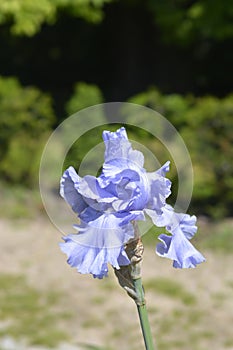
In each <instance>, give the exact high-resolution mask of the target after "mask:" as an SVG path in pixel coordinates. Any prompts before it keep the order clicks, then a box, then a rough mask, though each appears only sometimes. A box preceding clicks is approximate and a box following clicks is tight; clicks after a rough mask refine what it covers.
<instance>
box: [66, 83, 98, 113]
mask: <svg viewBox="0 0 233 350" xmlns="http://www.w3.org/2000/svg"><path fill="white" fill-rule="evenodd" d="M103 102H104V98H103V95H102V92H101V90H100V89H99V88H98V86H96V85H93V84H87V83H84V82H79V83H76V84H75V86H74V93H73V95H72V96H71V98H70V99H69V101H68V102H67V104H66V111H67V113H68V114H73V113H76V112H78V111H80V110H81V109H84V108H87V107H89V106H94V105H97V104H99V103H103Z"/></svg>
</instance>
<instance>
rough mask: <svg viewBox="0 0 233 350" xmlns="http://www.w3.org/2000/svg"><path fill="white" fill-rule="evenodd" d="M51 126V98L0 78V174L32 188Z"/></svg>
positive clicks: (13, 181) (14, 79) (11, 80)
mask: <svg viewBox="0 0 233 350" xmlns="http://www.w3.org/2000/svg"><path fill="white" fill-rule="evenodd" d="M53 122H54V114H53V109H52V101H51V98H50V97H49V96H48V95H46V94H44V93H41V92H40V91H39V90H38V89H36V88H34V87H26V88H24V87H22V86H21V85H20V83H19V82H18V80H17V79H16V78H3V77H0V157H1V163H0V171H1V175H2V178H3V179H5V180H8V181H10V182H12V183H21V184H22V185H33V184H34V183H35V181H36V178H37V174H38V163H39V159H40V152H41V148H42V146H43V145H44V142H45V135H46V133H47V132H48V131H49V130H51V127H52V124H53Z"/></svg>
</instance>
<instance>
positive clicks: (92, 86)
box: [0, 0, 233, 350]
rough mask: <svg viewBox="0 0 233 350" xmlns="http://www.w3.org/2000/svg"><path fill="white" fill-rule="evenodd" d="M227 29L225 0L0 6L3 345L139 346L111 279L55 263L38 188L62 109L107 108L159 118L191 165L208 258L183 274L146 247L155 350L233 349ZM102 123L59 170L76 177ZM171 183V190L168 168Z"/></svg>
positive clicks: (17, 0) (231, 5) (54, 236)
mask: <svg viewBox="0 0 233 350" xmlns="http://www.w3.org/2000/svg"><path fill="white" fill-rule="evenodd" d="M232 23H233V1H232V0H230V1H227V0H216V1H210V0H200V1H190V0H176V1H167V0H164V1H158V0H146V1H139V0H134V1H133V0H124V1H123V0H41V1H34V0H0V156H1V158H0V174H1V175H0V176H1V178H0V193H1V201H0V237H1V254H0V256H1V258H0V261H1V264H0V349H9V350H14V349H26V348H27V349H34V348H35V349H37V348H38V346H41V347H42V346H43V347H49V346H50V347H53V346H55V347H56V348H57V349H58V348H59V346H63V347H64V349H67V350H69V349H71V344H75V348H76V349H77V348H78V346H79V347H80V348H85V349H111V350H114V349H118V347H119V346H120V347H121V348H122V349H123V350H124V349H129V348H130V349H132V350H137V349H141V348H142V343H141V337H140V332H139V329H138V328H137V327H138V324H137V319H136V317H137V316H136V315H134V305H131V304H130V301H128V299H127V296H126V295H124V294H123V292H122V291H121V290H118V287H117V286H116V287H114V286H115V280H114V276H112V275H111V274H110V277H109V279H107V280H106V281H94V280H92V278H91V277H90V276H80V275H77V273H76V272H75V271H72V269H70V268H69V267H67V266H66V264H65V257H64V256H63V255H62V254H61V253H60V252H59V248H58V247H57V243H58V241H59V240H60V233H59V232H58V231H57V230H56V229H55V228H54V227H53V226H52V224H50V222H49V221H48V218H47V216H46V213H45V211H44V208H43V204H42V202H41V199H40V194H39V189H38V172H39V164H40V159H41V154H42V151H43V147H44V146H45V143H46V140H47V139H48V137H49V135H50V134H51V132H52V131H53V130H54V129H55V128H56V127H57V126H58V125H59V124H60V123H61V122H62V121H63V120H65V119H66V118H67V117H68V116H70V115H71V114H72V113H75V112H77V111H79V110H81V109H83V108H86V107H88V106H92V105H95V104H99V103H104V102H111V101H114V102H116V101H121V102H124V101H125V102H133V103H137V104H140V105H144V106H147V107H150V108H152V109H154V110H156V111H158V112H159V113H161V114H162V115H163V116H164V117H166V118H167V119H168V120H169V121H170V122H171V123H172V124H173V125H174V126H175V127H176V128H177V130H178V132H179V133H180V135H181V136H182V137H183V139H184V141H185V143H186V145H187V148H188V150H189V152H190V156H191V159H192V162H193V169H194V190H193V198H192V203H191V205H190V213H195V214H196V215H197V216H198V218H199V234H198V235H197V237H196V238H195V240H196V241H195V244H196V246H197V247H198V249H200V250H202V251H203V252H204V253H205V255H206V256H207V258H208V259H207V263H206V264H205V265H203V266H200V267H199V268H198V270H197V271H196V270H195V272H193V271H192V272H190V271H188V272H187V273H186V272H184V273H183V274H180V273H177V272H175V273H174V272H173V270H172V268H171V267H170V262H168V263H167V262H164V261H161V259H158V258H155V257H154V255H153V254H154V252H152V250H151V252H150V251H149V252H148V256H149V257H150V259H151V260H153V266H154V268H153V269H152V266H151V260H150V259H149V258H147V259H146V258H145V266H146V267H145V287H146V288H147V289H148V299H150V302H151V304H152V305H151V310H150V312H151V315H152V316H151V317H152V327H153V329H155V333H156V338H157V337H158V338H159V339H158V345H159V349H161V350H162V349H187V348H189V349H195V350H206V349H210V348H211V349H212V350H214V349H216V350H219V349H233V338H232V334H231V332H230V329H231V327H230V326H231V325H232V322H233V314H232V309H233V308H232V307H230V305H231V306H232V292H233V291H232V288H233V276H232V273H231V271H230V267H231V266H232V263H233V260H232V251H233V234H232V229H233V219H232V217H233V146H232V144H233V93H232V80H233V74H232V60H233V40H232V39H233V24H232ZM107 123H108V119H107V117H106V124H107ZM110 128H111V129H112V130H114V129H116V128H114V127H113V126H111V127H110ZM103 129H106V127H101V128H99V129H98V130H94V131H90V132H88V133H87V134H85V135H84V136H83V139H81V140H80V141H79V142H78V143H77V144H75V145H74V147H73V148H72V149H71V151H70V152H69V154H68V155H67V159H66V165H67V164H72V165H76V168H77V169H78V164H79V162H81V160H82V158H83V157H84V156H85V154H86V153H87V152H88V151H89V150H90V149H91V148H92V147H93V146H94V145H95V144H97V143H99V142H100V141H101V132H102V130H103ZM129 135H130V138H132V139H135V140H137V141H138V142H140V143H142V144H144V145H145V146H146V147H148V148H149V149H151V150H152V151H153V152H154V153H155V154H156V155H157V156H158V158H159V160H160V161H161V163H162V162H163V161H165V160H167V158H168V157H169V155H167V154H166V155H164V154H163V151H162V150H161V149H160V145H159V144H158V141H157V140H156V139H155V138H154V137H153V136H152V135H150V134H149V133H146V132H143V130H141V129H140V128H129ZM84 140H85V142H83V141H84ZM54 157H56V150H54ZM163 158H164V159H163ZM165 158H166V159H165ZM169 177H170V179H171V180H172V182H173V186H174V189H176V186H177V175H176V172H175V170H171V173H170V176H169ZM58 183H59V179H58ZM57 189H58V188H57ZM57 189H55V192H56V195H57ZM52 190H53V191H54V189H52ZM54 205H55V206H56V196H55V197H54ZM58 215H62V213H59V212H58ZM71 225H72V223H71ZM152 236H153V232H152V233H151V232H150V233H149V235H148V237H147V238H146V237H145V245H148V247H150V246H151V244H152V239H153V245H155V242H156V239H154V237H152ZM156 264H157V265H156ZM58 266H59V267H58ZM157 266H158V268H157ZM187 281H188V282H187ZM190 288H191V291H189V289H190ZM87 290H88V292H87ZM172 291H173V292H172ZM106 295H107V296H108V297H106ZM67 297H68V299H69V300H70V302H68V300H67ZM150 297H151V298H150ZM111 298H112V299H111ZM80 300H82V302H81V306H80V302H79V301H80ZM111 300H114V301H113V302H112V301H111ZM116 300H118V302H119V304H118V303H117V302H116ZM156 300H157V301H158V300H159V303H158V304H157V303H156ZM72 303H74V304H72ZM128 304H129V305H128ZM74 305H75V306H74ZM118 306H119V307H118ZM120 307H123V309H124V308H128V309H127V310H128V311H127V315H126V316H124V315H123V314H122V313H121V312H120ZM74 308H75V311H74ZM100 310H102V311H101V312H100ZM106 319H107V320H106ZM214 320H215V321H214ZM177 321H179V324H180V327H181V328H182V332H179V330H180V328H179V327H178V325H177ZM220 323H222V325H224V327H223V329H220V328H219V324H220ZM122 324H123V325H124V327H123V329H122V328H121V327H120V326H121V325H122ZM191 324H192V325H193V327H191ZM72 325H73V326H72ZM125 329H127V332H124V330H125ZM106 333H107V334H106ZM178 335H180V337H178ZM87 339H88V341H87ZM129 341H130V344H131V345H129ZM62 344H63V345H62ZM119 344H120V345H119ZM69 346H70V348H69Z"/></svg>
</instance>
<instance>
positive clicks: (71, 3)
mask: <svg viewBox="0 0 233 350" xmlns="http://www.w3.org/2000/svg"><path fill="white" fill-rule="evenodd" d="M110 1H111V0H40V1H34V0H14V1H12V0H11V1H9V0H1V1H0V24H2V23H8V24H10V26H11V32H12V34H14V35H27V36H33V35H35V34H36V33H37V32H38V31H39V30H40V29H41V26H42V24H43V23H44V22H45V23H49V24H53V23H54V22H55V20H56V18H57V17H58V14H59V11H67V12H69V13H71V14H72V15H73V16H75V17H81V18H84V19H85V20H87V21H90V22H94V23H96V22H99V21H101V19H102V18H103V12H102V7H103V5H104V3H106V2H110Z"/></svg>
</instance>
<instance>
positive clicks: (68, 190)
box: [60, 167, 87, 214]
mask: <svg viewBox="0 0 233 350" xmlns="http://www.w3.org/2000/svg"><path fill="white" fill-rule="evenodd" d="M80 181H81V178H80V177H79V176H78V174H77V173H76V171H75V169H74V168H73V167H69V168H68V169H67V170H66V171H65V172H64V174H63V176H62V178H61V182H60V194H61V196H62V197H63V198H64V199H65V200H66V202H67V203H68V204H69V205H70V206H71V207H72V210H73V211H74V212H75V213H78V214H80V213H81V212H82V211H83V210H84V209H85V208H86V207H87V203H86V201H85V200H84V198H83V196H82V195H81V194H80V193H79V192H78V190H77V186H78V184H79V183H80Z"/></svg>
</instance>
